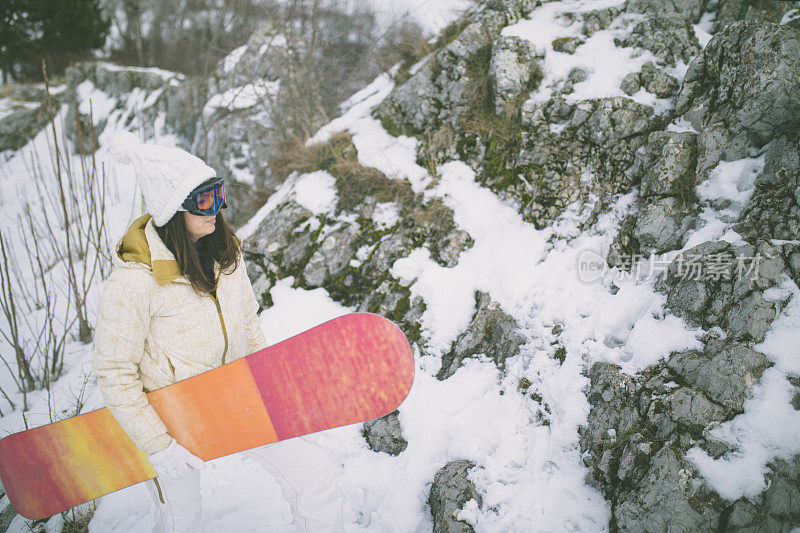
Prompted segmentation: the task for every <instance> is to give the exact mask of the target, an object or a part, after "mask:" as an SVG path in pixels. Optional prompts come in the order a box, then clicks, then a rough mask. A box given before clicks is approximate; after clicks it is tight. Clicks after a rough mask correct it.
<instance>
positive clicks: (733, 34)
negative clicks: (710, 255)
mask: <svg viewBox="0 0 800 533" xmlns="http://www.w3.org/2000/svg"><path fill="white" fill-rule="evenodd" d="M799 77H800V33H799V32H798V31H797V30H794V29H791V28H787V27H785V26H779V25H776V24H770V23H766V22H762V23H759V22H750V21H739V22H734V23H732V24H731V25H729V26H728V27H727V28H725V31H724V32H720V33H718V34H717V35H715V36H714V37H713V38H712V39H711V41H709V43H708V44H707V45H706V47H705V49H704V50H703V52H702V53H701V54H700V55H699V56H698V57H697V58H696V59H695V60H694V61H692V63H691V64H690V65H689V69H688V71H687V72H686V76H685V77H684V81H683V86H682V87H681V90H680V93H679V95H678V100H677V104H676V105H677V112H678V113H681V114H684V116H685V118H686V119H688V120H689V121H690V122H691V123H692V125H693V126H694V128H695V129H696V130H698V131H700V132H702V134H701V138H700V144H701V146H702V148H703V149H702V150H701V152H700V168H701V174H702V175H703V176H705V175H706V172H707V171H708V169H710V168H711V167H713V166H715V165H716V164H717V162H718V161H720V160H725V161H731V160H735V159H740V158H742V157H748V156H749V155H750V152H751V148H752V147H755V148H760V147H762V146H764V145H765V144H766V143H768V142H770V141H771V140H772V139H773V138H774V137H775V136H776V135H777V134H779V133H780V132H783V131H787V130H796V129H797V128H798V126H800V86H798V84H797V83H796V81H797V79H798V78H799Z"/></svg>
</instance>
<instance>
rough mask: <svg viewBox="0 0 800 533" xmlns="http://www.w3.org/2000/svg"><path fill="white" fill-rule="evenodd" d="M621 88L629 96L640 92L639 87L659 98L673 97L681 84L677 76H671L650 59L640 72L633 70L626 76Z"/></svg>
mask: <svg viewBox="0 0 800 533" xmlns="http://www.w3.org/2000/svg"><path fill="white" fill-rule="evenodd" d="M620 88H621V89H622V90H623V91H624V92H625V94H627V95H629V96H631V95H633V94H635V93H636V92H638V91H639V89H644V90H645V91H647V92H649V93H653V94H655V95H656V96H657V97H658V98H671V97H673V96H675V95H676V94H677V93H678V89H679V88H680V84H679V83H678V79H677V78H676V77H675V76H670V75H669V74H667V73H666V72H665V71H664V70H662V69H660V68H658V67H656V66H655V65H654V64H653V63H652V62H651V61H648V62H647V63H645V64H644V65H642V69H641V70H640V71H639V72H631V73H630V74H628V75H627V76H625V78H623V80H622V83H621V84H620Z"/></svg>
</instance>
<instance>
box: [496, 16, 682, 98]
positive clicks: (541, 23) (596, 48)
mask: <svg viewBox="0 0 800 533" xmlns="http://www.w3.org/2000/svg"><path fill="white" fill-rule="evenodd" d="M621 5H622V3H621V2H619V1H615V0H601V1H594V2H584V1H582V0H572V1H567V2H552V3H549V4H544V5H542V6H541V7H539V8H537V9H536V10H535V11H534V12H533V13H531V16H530V18H529V19H524V20H522V21H520V22H518V23H516V24H513V25H511V26H506V27H505V28H504V29H503V31H502V34H503V35H506V36H518V37H522V38H524V39H527V40H529V41H530V42H531V43H533V45H534V48H535V49H536V51H537V53H538V54H539V55H543V56H544V59H543V60H542V61H540V67H541V69H542V73H543V74H544V80H543V81H542V83H541V84H540V86H539V88H538V89H537V90H536V91H534V92H533V93H532V95H531V97H532V98H533V99H534V101H537V102H543V101H545V100H548V99H549V98H550V94H551V91H552V87H553V84H554V83H559V82H561V81H562V80H564V79H566V77H567V75H568V74H569V72H570V71H571V70H572V69H573V68H576V67H578V68H582V69H583V70H585V71H586V74H587V77H586V80H584V81H582V82H580V83H576V84H575V85H574V88H575V90H574V91H573V92H572V93H570V94H567V95H564V98H565V99H566V100H567V102H569V103H574V102H578V101H580V100H585V99H588V98H605V97H611V96H627V95H625V93H624V92H623V91H622V89H620V83H621V82H622V79H623V78H624V77H625V76H626V75H627V74H629V73H631V72H638V71H639V70H640V69H641V67H642V65H643V64H644V63H646V62H648V61H654V62H655V61H656V57H655V56H654V55H653V54H652V53H650V52H649V51H646V50H639V49H634V48H622V47H617V46H616V45H615V44H614V38H615V37H619V36H620V32H622V31H624V30H625V29H626V28H624V27H623V28H621V27H620V22H619V21H615V23H613V24H612V26H611V27H610V28H609V29H606V30H601V31H597V32H595V33H594V34H593V35H592V36H591V37H589V38H585V37H583V36H582V35H581V32H580V30H581V27H582V24H583V23H582V22H581V21H580V20H579V18H578V17H576V18H575V19H567V18H565V17H564V16H563V15H564V14H565V13H581V12H585V11H591V10H594V9H602V8H605V7H611V6H621ZM569 20H574V22H569ZM559 37H580V38H581V39H585V41H586V42H585V43H584V44H582V45H580V46H578V47H577V49H576V50H575V53H574V54H568V53H566V52H557V51H555V50H554V49H553V44H552V43H553V40H554V39H557V38H559ZM667 71H668V72H669V73H671V74H673V75H675V73H674V72H672V71H670V70H669V69H668V70H667ZM681 77H682V76H681ZM633 98H634V100H636V101H640V103H643V104H646V105H654V104H655V103H656V102H655V101H656V100H657V99H656V98H655V96H654V95H651V94H649V93H646V92H645V91H644V90H642V91H641V92H640V93H637V94H636V95H634V97H633ZM668 107H669V106H668V104H667V103H666V102H663V103H659V104H658V106H657V109H656V111H657V112H660V111H661V110H662V109H667V108H668Z"/></svg>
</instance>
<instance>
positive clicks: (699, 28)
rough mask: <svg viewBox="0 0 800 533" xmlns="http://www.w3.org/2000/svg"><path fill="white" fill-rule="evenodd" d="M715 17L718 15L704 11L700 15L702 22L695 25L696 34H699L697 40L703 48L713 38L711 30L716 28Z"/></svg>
mask: <svg viewBox="0 0 800 533" xmlns="http://www.w3.org/2000/svg"><path fill="white" fill-rule="evenodd" d="M715 19H716V15H715V14H714V13H703V16H702V17H700V22H699V23H697V24H695V25H693V28H694V34H695V35H696V36H697V40H698V41H700V46H701V47H702V48H705V47H706V45H707V44H708V41H710V40H711V37H712V35H711V30H713V29H714V20H715Z"/></svg>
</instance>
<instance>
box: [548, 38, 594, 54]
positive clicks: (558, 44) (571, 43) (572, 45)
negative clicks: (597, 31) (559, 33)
mask: <svg viewBox="0 0 800 533" xmlns="http://www.w3.org/2000/svg"><path fill="white" fill-rule="evenodd" d="M585 42H586V41H584V40H583V39H581V38H580V37H559V38H558V39H554V40H553V43H552V44H553V50H555V51H556V52H565V53H567V54H574V53H575V50H576V49H577V48H578V47H579V46H580V45H582V44H583V43H585Z"/></svg>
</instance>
